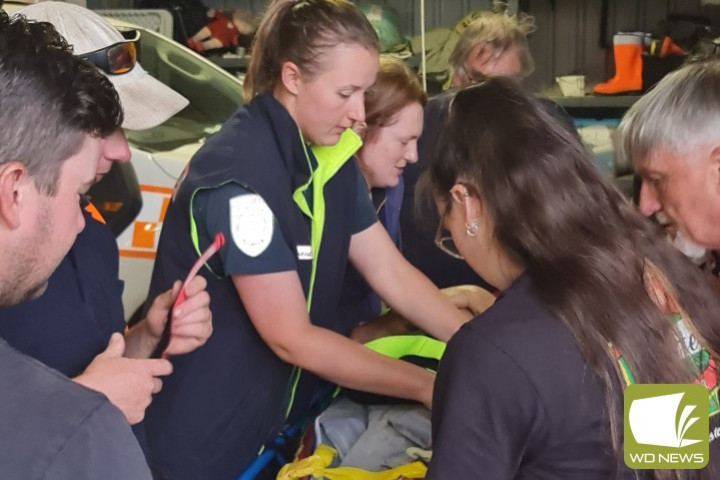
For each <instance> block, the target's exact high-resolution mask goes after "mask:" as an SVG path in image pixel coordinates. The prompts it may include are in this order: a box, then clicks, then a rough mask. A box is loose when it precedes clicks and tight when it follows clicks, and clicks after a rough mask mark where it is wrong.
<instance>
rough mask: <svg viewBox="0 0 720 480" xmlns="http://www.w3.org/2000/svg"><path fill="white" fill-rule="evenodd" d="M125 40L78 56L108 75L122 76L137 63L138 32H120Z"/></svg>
mask: <svg viewBox="0 0 720 480" xmlns="http://www.w3.org/2000/svg"><path fill="white" fill-rule="evenodd" d="M121 33H122V34H123V37H125V40H123V41H122V42H117V43H114V44H112V45H110V46H108V47H103V48H100V49H98V50H94V51H92V52H89V53H83V54H82V55H78V57H79V58H81V59H82V60H87V61H88V62H90V63H92V64H93V65H95V66H96V67H97V68H99V69H101V70H104V71H105V72H106V73H108V74H110V75H122V74H123V73H127V72H129V71H130V70H132V69H133V68H135V63H136V62H137V42H138V41H139V40H140V31H139V30H126V31H123V32H121Z"/></svg>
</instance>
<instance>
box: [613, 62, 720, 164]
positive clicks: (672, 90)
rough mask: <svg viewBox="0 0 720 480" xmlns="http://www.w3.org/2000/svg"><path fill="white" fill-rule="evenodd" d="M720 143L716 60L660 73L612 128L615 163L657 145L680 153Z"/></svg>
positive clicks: (718, 65)
mask: <svg viewBox="0 0 720 480" xmlns="http://www.w3.org/2000/svg"><path fill="white" fill-rule="evenodd" d="M713 141H715V142H717V143H718V144H720V60H713V61H708V62H704V63H695V64H691V65H687V66H685V67H683V68H681V69H679V70H677V71H675V72H671V73H670V74H668V75H667V76H665V78H663V79H662V80H661V81H660V82H659V83H658V84H657V85H656V86H655V88H653V89H652V90H651V91H649V92H648V93H646V94H645V95H644V96H643V97H642V98H641V99H640V100H638V101H637V102H636V103H635V104H634V105H633V106H632V107H631V108H630V109H629V110H628V111H627V113H626V114H625V116H624V117H623V119H622V121H621V122H620V125H619V126H618V128H617V132H616V151H617V155H618V163H619V164H620V165H626V166H627V165H630V164H631V163H632V164H633V165H635V166H637V165H638V163H639V162H642V161H643V160H644V159H645V158H647V156H648V155H650V154H652V153H653V152H654V151H657V150H658V149H665V150H670V151H672V152H675V153H681V152H685V151H688V150H690V149H692V148H693V147H696V146H698V145H701V144H703V143H709V142H713Z"/></svg>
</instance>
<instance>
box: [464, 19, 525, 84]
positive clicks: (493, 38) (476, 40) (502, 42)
mask: <svg viewBox="0 0 720 480" xmlns="http://www.w3.org/2000/svg"><path fill="white" fill-rule="evenodd" d="M534 31H535V19H534V18H533V17H532V16H530V15H526V14H520V15H519V16H517V17H516V16H512V15H508V14H507V13H487V14H485V15H482V16H481V17H479V18H477V19H475V20H473V21H472V22H471V23H470V24H469V25H468V26H467V27H466V28H465V29H464V30H463V31H462V33H461V34H460V38H459V39H458V42H457V44H456V45H455V48H454V49H453V51H452V53H451V54H450V67H451V69H452V75H453V76H454V77H465V78H469V79H472V78H474V76H475V74H474V72H468V71H466V69H465V64H466V63H467V60H468V57H469V56H470V53H471V52H472V50H473V48H475V46H477V45H479V44H482V43H484V44H488V45H490V46H491V47H492V49H493V52H494V53H493V54H494V56H495V57H499V56H500V55H502V53H503V52H505V50H507V49H508V48H510V47H515V48H516V49H517V51H518V55H519V56H520V64H521V65H522V72H521V75H522V76H524V77H527V76H528V75H530V74H531V73H532V72H533V70H534V69H535V63H534V62H533V59H532V56H531V55H530V49H529V47H528V43H527V36H528V35H529V34H531V33H532V32H534Z"/></svg>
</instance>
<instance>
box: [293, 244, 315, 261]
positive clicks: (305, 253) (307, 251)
mask: <svg viewBox="0 0 720 480" xmlns="http://www.w3.org/2000/svg"><path fill="white" fill-rule="evenodd" d="M297 254H298V260H312V259H313V253H312V247H311V246H310V245H298V246H297Z"/></svg>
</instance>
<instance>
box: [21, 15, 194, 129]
mask: <svg viewBox="0 0 720 480" xmlns="http://www.w3.org/2000/svg"><path fill="white" fill-rule="evenodd" d="M19 13H20V14H22V15H25V16H26V17H27V18H29V19H32V20H37V21H39V22H50V23H52V24H53V26H55V28H56V29H57V31H58V32H59V33H60V35H62V36H63V37H65V39H66V40H67V41H68V43H69V44H70V45H72V47H73V51H74V52H75V55H78V56H80V57H84V56H85V55H87V54H88V53H91V52H97V51H99V50H102V49H106V48H107V47H110V46H112V45H115V44H118V43H121V42H127V41H128V40H127V39H126V38H125V37H123V34H122V33H120V32H119V31H118V30H117V29H116V28H115V27H113V26H112V25H110V24H109V23H108V22H106V21H105V20H104V19H103V18H102V17H100V16H99V15H98V14H96V13H94V12H92V11H90V10H88V9H87V8H83V7H80V6H78V5H73V4H70V3H64V2H52V1H47V2H40V3H37V4H34V5H30V6H28V7H25V8H23V9H22V10H21V11H20V12H19ZM134 63H135V65H134V67H133V68H132V69H130V70H129V71H127V73H122V74H119V75H113V74H110V72H107V71H106V70H103V68H100V71H101V72H102V73H104V74H105V75H106V76H107V77H108V78H109V79H110V81H111V82H112V84H113V86H114V87H115V90H117V92H118V95H120V103H121V104H122V107H123V110H124V112H125V121H124V122H123V125H122V126H123V128H127V129H129V130H144V129H147V128H153V127H155V126H157V125H160V124H161V123H163V122H165V121H166V120H167V119H169V118H170V117H172V116H173V115H175V114H176V113H178V112H179V111H180V110H182V109H183V108H185V107H186V106H187V105H188V103H189V102H188V100H187V99H186V98H185V97H183V96H182V95H180V94H179V93H177V92H175V91H174V90H172V89H171V88H169V87H167V86H165V85H164V84H163V83H162V82H160V81H159V80H156V79H155V78H153V77H151V76H150V75H149V74H148V73H147V72H146V71H145V70H143V68H142V66H140V63H139V62H134ZM96 66H97V65H96Z"/></svg>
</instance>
